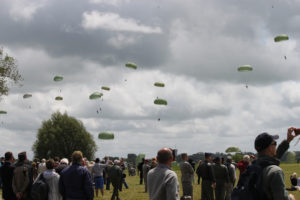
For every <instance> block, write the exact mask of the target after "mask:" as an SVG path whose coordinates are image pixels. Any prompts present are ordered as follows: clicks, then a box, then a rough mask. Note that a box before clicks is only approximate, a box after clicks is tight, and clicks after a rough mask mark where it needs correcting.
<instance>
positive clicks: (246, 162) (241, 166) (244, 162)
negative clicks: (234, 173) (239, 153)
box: [236, 155, 250, 177]
mask: <svg viewBox="0 0 300 200" xmlns="http://www.w3.org/2000/svg"><path fill="white" fill-rule="evenodd" d="M249 164H250V156H249V155H244V156H243V160H240V161H239V162H238V163H237V166H236V167H237V168H238V169H239V170H240V177H241V175H242V173H243V172H244V171H245V170H246V169H247V167H248V165H249Z"/></svg>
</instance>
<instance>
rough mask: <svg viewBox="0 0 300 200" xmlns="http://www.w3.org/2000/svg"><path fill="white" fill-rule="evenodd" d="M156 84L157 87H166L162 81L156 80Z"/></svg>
mask: <svg viewBox="0 0 300 200" xmlns="http://www.w3.org/2000/svg"><path fill="white" fill-rule="evenodd" d="M154 86H156V87H165V84H164V83H160V82H155V83H154Z"/></svg>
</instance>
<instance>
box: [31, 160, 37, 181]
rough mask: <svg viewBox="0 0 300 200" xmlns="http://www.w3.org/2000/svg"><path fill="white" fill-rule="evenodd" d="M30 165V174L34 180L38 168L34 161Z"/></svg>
mask: <svg viewBox="0 0 300 200" xmlns="http://www.w3.org/2000/svg"><path fill="white" fill-rule="evenodd" d="M31 167H32V174H33V181H34V180H35V179H36V177H37V176H38V169H37V164H36V162H32V163H31Z"/></svg>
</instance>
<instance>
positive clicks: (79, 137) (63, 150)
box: [32, 112, 97, 160]
mask: <svg viewBox="0 0 300 200" xmlns="http://www.w3.org/2000/svg"><path fill="white" fill-rule="evenodd" d="M32 150H33V152H34V155H35V157H38V158H54V157H55V156H59V157H60V158H63V157H65V158H70V157H71V154H72V153H73V151H76V150H80V151H82V153H83V156H84V157H87V158H88V159H89V160H91V159H93V158H94V154H95V152H96V150H97V146H96V143H95V141H94V139H93V136H92V135H91V134H90V133H89V132H87V131H86V130H85V127H84V126H83V124H82V122H81V121H79V120H77V119H75V118H74V117H70V116H68V115H67V114H66V113H65V114H61V113H60V112H55V113H53V114H52V116H51V119H49V120H47V121H43V123H42V127H41V128H40V129H39V130H38V133H37V140H36V141H35V142H34V144H33V146H32Z"/></svg>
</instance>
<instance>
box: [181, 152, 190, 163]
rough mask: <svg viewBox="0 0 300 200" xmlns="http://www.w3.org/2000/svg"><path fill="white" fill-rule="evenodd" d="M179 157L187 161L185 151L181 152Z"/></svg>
mask: <svg viewBox="0 0 300 200" xmlns="http://www.w3.org/2000/svg"><path fill="white" fill-rule="evenodd" d="M181 159H182V160H184V161H187V160H188V155H187V153H182V154H181Z"/></svg>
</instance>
